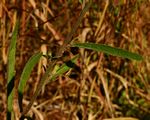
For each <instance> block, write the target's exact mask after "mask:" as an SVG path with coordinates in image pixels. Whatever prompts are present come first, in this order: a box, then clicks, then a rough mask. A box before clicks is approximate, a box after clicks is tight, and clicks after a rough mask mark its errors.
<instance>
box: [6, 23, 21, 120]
mask: <svg viewBox="0 0 150 120" xmlns="http://www.w3.org/2000/svg"><path fill="white" fill-rule="evenodd" d="M18 28H19V21H17V22H16V25H15V28H14V31H13V33H12V38H11V41H10V46H9V51H8V66H7V67H8V74H7V77H8V78H7V99H8V100H7V119H11V114H12V111H13V106H12V105H13V94H14V91H13V88H14V78H15V55H16V41H17V36H18Z"/></svg>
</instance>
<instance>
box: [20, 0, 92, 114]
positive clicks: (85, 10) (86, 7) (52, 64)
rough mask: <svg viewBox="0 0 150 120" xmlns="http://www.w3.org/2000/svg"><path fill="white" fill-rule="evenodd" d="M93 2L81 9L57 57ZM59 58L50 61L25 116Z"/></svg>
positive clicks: (70, 39) (60, 54)
mask: <svg viewBox="0 0 150 120" xmlns="http://www.w3.org/2000/svg"><path fill="white" fill-rule="evenodd" d="M91 4H92V0H90V1H89V3H87V4H86V5H85V7H84V9H83V10H82V11H81V13H80V16H79V18H78V20H77V22H76V23H75V25H74V26H73V29H72V30H71V32H70V33H69V34H68V36H67V38H66V41H65V42H64V44H63V45H62V46H61V47H60V49H59V50H58V51H57V52H56V56H55V57H56V58H57V57H58V58H59V57H61V56H62V54H63V52H64V50H65V49H66V47H67V45H68V44H70V42H71V41H72V36H73V35H74V33H75V31H76V30H77V28H78V26H79V24H80V23H81V21H82V19H83V16H84V15H85V13H86V12H87V10H88V9H89V7H90V6H91ZM56 62H57V60H53V61H51V62H50V64H49V65H48V68H47V70H46V72H45V74H44V75H43V77H42V79H41V81H40V82H39V85H38V86H37V89H36V91H35V93H34V95H33V97H32V98H31V101H30V103H29V104H28V106H27V107H26V109H25V110H24V111H23V112H22V116H24V115H25V114H26V113H27V112H28V111H29V110H30V108H31V106H32V104H33V102H34V101H35V99H36V98H37V96H38V94H39V93H40V91H41V89H42V86H43V85H44V83H45V81H46V80H48V79H49V77H51V72H52V70H53V67H54V65H55V64H56Z"/></svg>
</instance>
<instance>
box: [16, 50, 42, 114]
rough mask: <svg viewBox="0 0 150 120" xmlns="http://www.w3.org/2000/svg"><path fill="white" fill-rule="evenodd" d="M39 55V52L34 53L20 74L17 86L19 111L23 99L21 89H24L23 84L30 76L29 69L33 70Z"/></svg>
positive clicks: (40, 54)
mask: <svg viewBox="0 0 150 120" xmlns="http://www.w3.org/2000/svg"><path fill="white" fill-rule="evenodd" d="M41 56H42V53H41V52H39V53H36V54H34V55H33V56H32V57H31V58H30V59H29V60H28V62H27V63H26V65H25V67H24V69H23V72H22V74H21V78H20V82H19V86H18V101H19V107H20V111H21V112H22V110H23V109H22V99H23V91H24V88H25V85H26V83H27V80H28V79H29V77H30V74H31V71H32V70H33V68H34V66H35V65H36V64H37V62H38V61H39V59H40V58H41Z"/></svg>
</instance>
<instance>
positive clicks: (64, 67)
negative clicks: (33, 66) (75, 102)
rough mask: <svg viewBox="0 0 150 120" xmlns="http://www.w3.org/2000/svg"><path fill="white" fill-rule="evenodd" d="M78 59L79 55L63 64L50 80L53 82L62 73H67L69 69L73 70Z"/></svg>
mask: <svg viewBox="0 0 150 120" xmlns="http://www.w3.org/2000/svg"><path fill="white" fill-rule="evenodd" d="M78 58H79V55H76V56H75V57H73V58H72V59H71V60H69V61H68V62H66V63H64V64H63V65H62V66H60V68H59V69H58V70H57V71H56V73H55V74H54V75H53V76H52V78H51V79H50V81H51V80H55V79H56V77H58V76H60V75H62V74H63V73H65V72H67V71H68V70H69V69H70V68H73V67H74V66H75V62H76V60H77V59H78Z"/></svg>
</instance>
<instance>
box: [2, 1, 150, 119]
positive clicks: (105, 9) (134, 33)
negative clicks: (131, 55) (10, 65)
mask: <svg viewBox="0 0 150 120" xmlns="http://www.w3.org/2000/svg"><path fill="white" fill-rule="evenodd" d="M83 1H84V0H83ZM83 7H84V3H83V4H80V3H79V2H78V1H77V0H76V1H73V2H72V1H70V2H68V0H57V2H53V1H52V0H44V1H42V2H41V1H37V2H35V1H34V0H28V1H25V0H22V1H20V3H18V2H17V1H15V0H10V1H6V0H1V1H0V52H1V56H0V119H6V118H5V116H6V101H7V99H6V78H7V77H6V70H7V51H8V46H9V41H10V36H11V33H12V30H13V28H14V25H15V22H16V20H17V19H18V18H19V19H20V21H21V23H20V30H19V39H18V40H17V55H16V84H15V86H16V88H17V86H18V82H19V78H20V75H21V72H22V70H23V67H24V65H25V63H26V62H27V60H28V59H29V57H30V56H31V55H33V54H34V53H35V52H37V51H40V50H41V51H42V52H47V51H50V52H52V54H55V51H56V49H57V48H58V47H59V46H60V45H62V43H63V41H64V40H65V38H66V36H67V34H68V33H69V32H70V31H71V29H72V26H73V24H74V23H75V21H76V20H77V19H78V15H79V13H80V11H81V10H82V8H83ZM17 11H19V12H20V13H19V14H20V15H19V14H17ZM74 40H76V41H80V42H94V43H104V44H108V45H111V46H115V47H120V48H123V49H126V50H129V51H132V52H137V53H139V54H141V55H143V57H144V60H143V61H142V62H136V61H129V60H127V59H122V58H118V57H113V56H107V55H104V54H103V53H97V52H94V51H90V50H83V49H80V50H79V49H77V50H76V49H70V48H68V49H67V51H66V52H65V54H64V56H65V57H64V58H63V59H62V61H59V63H58V65H59V64H62V63H63V62H64V61H66V60H68V59H70V58H71V57H72V56H73V54H74V53H79V54H81V58H80V59H79V61H78V63H77V66H78V67H77V68H76V69H72V70H70V71H68V72H67V73H65V74H64V75H63V76H60V77H58V78H57V80H55V81H54V82H51V83H48V84H46V86H45V87H43V90H42V92H41V94H40V95H39V96H38V98H37V100H36V102H35V104H34V106H33V107H32V109H31V110H30V112H29V116H30V117H31V118H33V119H36V120H103V119H105V120H106V118H111V119H110V120H121V118H120V119H113V118H117V117H124V120H125V117H130V118H128V119H130V120H134V118H138V119H142V120H144V119H145V120H148V119H150V75H149V73H150V57H149V56H150V48H149V46H150V1H149V0H124V1H123V0H122V2H119V0H110V1H109V2H108V3H106V2H104V1H100V0H99V1H98V0H93V4H92V6H91V8H90V10H89V12H87V14H86V15H85V17H84V20H83V22H82V23H81V25H80V27H79V28H78V31H77V32H76V35H74ZM47 63H48V61H47V60H46V59H44V60H42V61H40V63H39V64H38V66H37V67H36V68H35V69H34V71H33V72H32V75H31V77H30V79H29V80H28V84H27V87H26V91H25V93H24V96H25V97H24V102H23V103H24V106H26V105H27V104H28V102H29V101H30V98H31V97H32V96H33V93H34V91H35V89H36V87H37V84H38V82H39V80H40V78H41V76H42V75H43V72H44V70H43V69H42V67H41V66H42V65H43V64H44V65H46V64H47ZM15 99H17V95H16V96H15ZM14 101H15V100H14ZM15 105H17V102H16V101H15ZM15 105H14V110H15V112H16V120H17V119H19V118H18V116H19V114H20V113H19V110H18V108H17V107H16V106H15ZM137 113H138V114H137ZM131 117H133V118H131ZM126 119H127V118H126Z"/></svg>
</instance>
